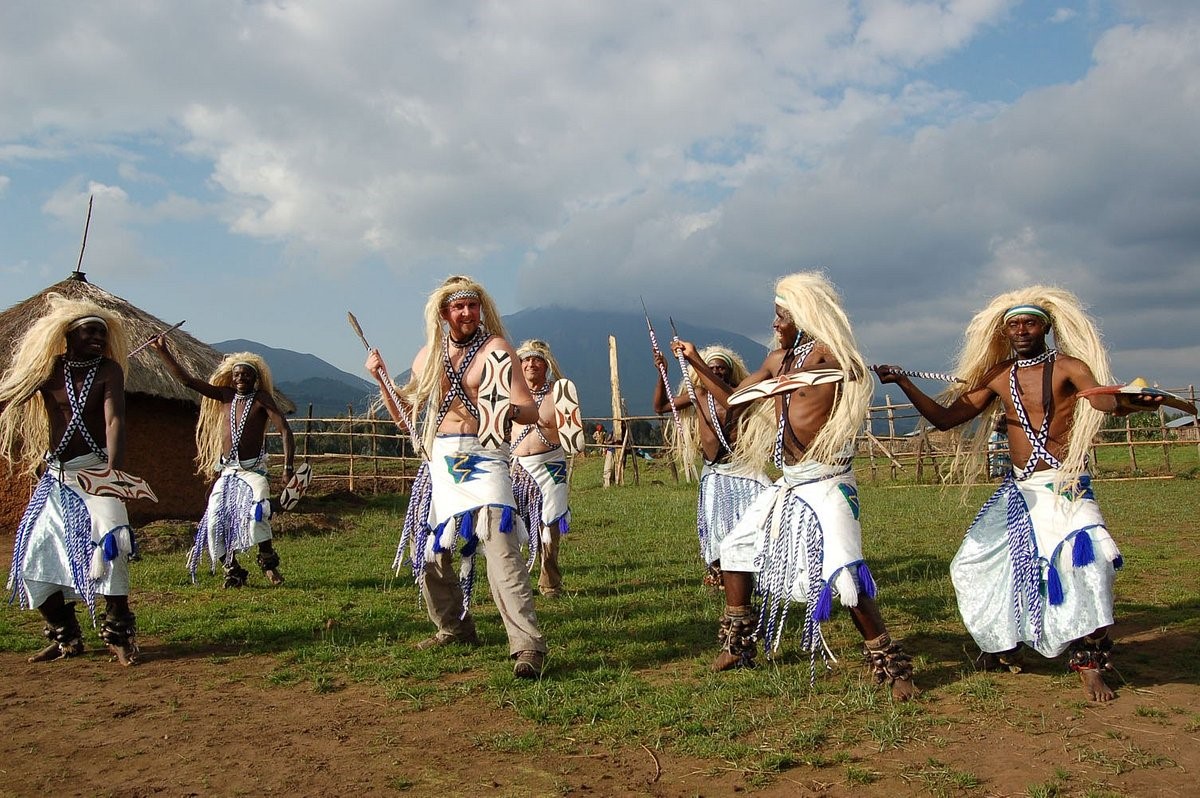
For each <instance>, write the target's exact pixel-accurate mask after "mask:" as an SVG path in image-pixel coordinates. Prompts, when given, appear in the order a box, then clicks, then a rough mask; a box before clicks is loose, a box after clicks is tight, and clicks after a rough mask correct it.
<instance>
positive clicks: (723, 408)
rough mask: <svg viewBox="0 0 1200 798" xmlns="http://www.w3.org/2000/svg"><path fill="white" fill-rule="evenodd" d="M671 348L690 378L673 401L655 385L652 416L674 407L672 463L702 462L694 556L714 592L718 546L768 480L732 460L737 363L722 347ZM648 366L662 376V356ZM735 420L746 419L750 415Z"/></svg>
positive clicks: (754, 467) (741, 373) (756, 468)
mask: <svg viewBox="0 0 1200 798" xmlns="http://www.w3.org/2000/svg"><path fill="white" fill-rule="evenodd" d="M671 348H672V351H674V352H675V354H676V356H682V357H684V358H685V359H686V361H687V362H688V363H689V364H690V368H689V369H688V371H689V372H690V374H686V375H685V381H684V386H683V387H682V388H681V390H680V391H679V392H678V394H677V395H676V396H675V397H674V398H669V397H668V396H667V388H666V385H665V384H664V383H663V381H662V380H655V382H654V412H656V413H659V414H660V415H661V414H662V413H667V412H669V411H671V409H672V408H674V409H675V410H676V411H677V412H678V413H679V415H680V418H681V421H682V425H681V426H682V430H676V429H675V428H674V427H669V428H668V438H669V440H670V442H671V444H672V448H673V449H674V452H675V457H676V459H677V460H682V461H684V462H685V463H688V464H690V462H691V461H693V460H694V459H695V455H696V451H697V450H699V452H700V454H701V455H702V456H703V458H704V469H703V471H702V472H701V474H700V493H699V496H698V498H697V503H696V534H697V536H698V538H699V540H700V556H701V558H702V559H703V561H704V564H705V565H706V566H707V572H706V573H705V577H704V584H706V585H709V586H711V587H720V586H721V541H722V540H724V539H725V536H726V534H728V532H729V530H730V529H731V528H732V527H733V524H734V523H735V522H736V521H737V519H738V518H740V517H741V515H742V513H743V512H745V510H746V508H747V507H748V506H749V505H750V503H751V502H753V501H754V500H755V499H756V498H758V494H759V493H761V492H762V489H763V488H765V487H766V486H768V485H770V484H771V481H770V480H769V479H767V477H766V475H765V474H764V473H763V471H762V467H761V464H750V465H749V466H748V465H747V464H744V463H738V462H735V458H734V450H735V448H736V446H737V440H738V432H739V429H738V428H739V426H740V424H739V420H738V418H735V414H733V413H732V412H731V411H730V410H729V408H728V407H727V405H726V404H725V400H726V398H727V397H728V396H729V394H730V392H732V391H733V390H734V389H735V388H736V387H737V384H738V383H739V382H741V381H742V380H743V379H745V377H746V366H745V364H744V363H743V361H742V359H741V358H740V357H739V356H738V355H737V354H735V353H734V352H733V351H731V350H729V349H727V348H725V347H722V346H715V345H714V346H710V347H707V348H706V349H704V350H703V351H700V352H698V351H697V350H696V347H695V346H694V345H693V344H692V343H690V342H688V341H678V340H677V341H674V342H673V343H672V344H671ZM654 363H655V366H656V367H658V370H659V373H663V372H665V370H666V366H667V362H666V358H665V357H664V356H663V355H662V353H660V352H655V353H654ZM689 388H690V390H689ZM693 396H695V403H693V401H692V397H693ZM741 418H742V419H743V420H752V419H753V418H754V416H746V415H743V416H741ZM672 433H673V434H672Z"/></svg>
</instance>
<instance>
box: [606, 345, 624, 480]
mask: <svg viewBox="0 0 1200 798" xmlns="http://www.w3.org/2000/svg"><path fill="white" fill-rule="evenodd" d="M608 373H609V383H610V385H611V386H612V415H613V422H612V438H613V442H614V443H615V444H616V447H615V448H616V450H617V451H615V452H613V478H612V481H613V484H614V485H622V484H624V482H625V458H624V457H623V456H622V454H623V452H624V442H625V421H624V418H623V417H622V414H621V374H620V371H619V370H618V368H617V336H615V335H610V336H608Z"/></svg>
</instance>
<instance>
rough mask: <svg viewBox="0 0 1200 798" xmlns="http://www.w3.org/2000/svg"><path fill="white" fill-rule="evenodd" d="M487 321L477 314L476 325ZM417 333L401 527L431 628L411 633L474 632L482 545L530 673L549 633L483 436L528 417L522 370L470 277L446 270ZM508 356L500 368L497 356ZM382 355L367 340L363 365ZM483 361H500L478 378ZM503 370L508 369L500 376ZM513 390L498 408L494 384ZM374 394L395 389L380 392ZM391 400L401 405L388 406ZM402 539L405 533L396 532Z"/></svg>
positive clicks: (500, 467)
mask: <svg viewBox="0 0 1200 798" xmlns="http://www.w3.org/2000/svg"><path fill="white" fill-rule="evenodd" d="M485 325H486V326H485ZM425 327H426V334H427V343H426V345H425V346H424V347H423V348H422V349H421V350H420V351H419V352H418V353H417V356H416V358H415V359H414V360H413V364H412V375H413V378H412V381H411V382H410V383H409V384H408V385H406V386H405V387H404V389H403V390H402V391H401V396H402V398H403V400H404V401H407V402H409V403H411V404H410V407H409V409H411V408H418V409H419V410H421V411H422V412H423V413H424V415H423V418H422V419H421V423H422V430H423V437H424V444H425V451H426V452H428V453H429V460H428V462H427V466H428V468H427V469H424V472H425V473H424V476H423V477H420V479H419V482H418V483H416V484H414V489H413V494H412V496H411V497H410V499H409V515H412V514H413V508H416V511H415V512H416V517H414V518H412V519H410V520H408V521H406V528H408V529H411V530H412V531H413V533H414V534H415V540H414V541H413V548H414V549H415V551H416V552H417V556H415V557H414V558H413V559H414V564H413V568H414V571H415V572H416V576H417V580H418V582H419V584H420V585H421V594H422V596H423V597H424V600H425V605H426V609H427V610H428V613H429V619H430V620H431V621H433V623H434V626H435V627H436V631H435V633H434V635H433V636H432V637H430V638H428V639H426V640H422V641H421V642H420V643H418V644H417V647H418V648H431V647H433V646H443V645H448V644H451V643H465V644H469V645H473V644H476V643H478V637H477V635H476V631H475V619H474V618H473V617H472V616H471V612H470V604H469V598H470V595H471V588H472V586H473V584H474V556H473V555H474V554H475V551H476V550H477V549H479V548H482V549H483V555H484V559H485V560H486V561H487V569H488V585H489V586H490V588H491V593H492V600H493V601H494V602H495V604H496V607H497V609H498V610H499V612H500V618H501V620H502V621H503V623H504V628H505V631H506V632H507V634H508V646H509V653H510V656H511V658H512V659H513V660H515V662H514V665H513V674H514V675H515V676H517V677H519V678H526V679H536V678H538V677H540V676H541V674H542V668H543V666H544V663H545V653H546V641H545V639H544V638H543V637H542V633H541V631H539V629H538V625H537V616H536V615H535V613H534V610H533V590H532V588H531V587H530V585H529V569H528V567H527V566H526V564H525V559H524V557H522V556H521V550H520V547H521V532H520V529H521V527H522V526H523V525H524V522H523V521H522V520H521V517H520V514H519V513H517V512H516V500H515V498H514V497H513V488H512V478H511V476H510V475H509V464H508V447H507V445H503V446H501V447H493V446H485V445H484V442H485V439H486V440H487V441H488V442H491V441H492V440H495V439H496V438H497V434H496V433H497V431H498V430H497V428H498V427H499V428H500V429H501V430H503V428H504V425H505V424H506V423H508V422H516V423H519V424H536V423H537V422H538V419H539V417H540V416H539V412H538V407H537V405H536V404H535V403H534V401H533V397H532V396H531V395H530V393H529V387H528V386H527V385H526V384H525V378H524V377H523V376H522V375H521V373H520V372H519V371H517V370H515V369H511V362H512V360H513V359H514V358H515V357H516V352H515V351H514V350H513V348H512V346H511V345H510V344H509V343H508V342H507V341H506V340H505V335H504V328H503V325H502V324H501V321H500V315H499V313H498V312H497V311H496V307H495V304H494V303H493V302H492V298H491V297H490V296H489V295H488V294H487V292H486V291H484V289H483V287H482V286H481V285H479V284H478V283H476V282H475V281H474V280H472V279H470V278H469V277H460V276H455V277H450V278H448V279H447V280H446V281H445V282H444V283H443V284H442V285H441V286H440V287H439V288H438V289H437V290H436V291H434V292H433V294H432V295H430V297H429V301H428V302H427V303H426V305H425ZM505 363H507V368H506V367H505ZM382 366H383V361H382V359H381V358H380V357H379V353H378V351H376V350H371V353H370V354H369V355H368V356H367V362H366V368H367V371H368V372H370V373H371V374H373V375H374V374H377V373H378V372H379V369H380V368H381V367H382ZM485 366H495V367H496V369H497V370H498V371H499V373H498V374H496V377H495V378H494V379H489V380H488V383H489V384H487V385H485V384H484V372H485V370H493V369H492V368H489V369H485ZM505 374H511V385H506V384H505V383H506V382H508V379H507V378H505V376H504V375H505ZM508 390H511V393H510V395H509V396H508V397H507V398H508V402H509V404H508V410H507V411H505V412H502V413H501V414H500V416H499V417H495V416H493V415H492V413H491V411H492V410H495V409H497V408H502V406H503V404H504V402H503V399H504V397H503V394H505V393H507V392H508ZM382 398H383V401H384V402H385V403H387V404H389V405H390V404H392V403H393V401H394V400H393V399H392V397H390V396H389V395H388V393H387V392H383V395H382ZM392 409H393V410H396V411H397V412H398V411H400V410H404V409H405V408H392ZM456 539H457V540H459V541H461V544H462V545H461V549H460V551H461V554H462V557H463V562H462V568H461V575H462V580H461V582H460V580H459V574H457V573H456V572H455V570H454V567H453V555H454V548H455V543H456ZM402 546H403V544H402Z"/></svg>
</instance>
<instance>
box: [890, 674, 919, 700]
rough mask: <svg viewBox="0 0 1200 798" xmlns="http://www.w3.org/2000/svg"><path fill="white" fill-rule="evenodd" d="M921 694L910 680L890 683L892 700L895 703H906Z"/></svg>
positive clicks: (898, 680)
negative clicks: (895, 701)
mask: <svg viewBox="0 0 1200 798" xmlns="http://www.w3.org/2000/svg"><path fill="white" fill-rule="evenodd" d="M920 694H921V691H920V690H918V689H917V686H916V685H915V684H913V680H912V679H897V680H896V681H894V682H892V698H894V699H895V700H897V701H908V700H909V699H911V698H916V697H917V696H918V695H920Z"/></svg>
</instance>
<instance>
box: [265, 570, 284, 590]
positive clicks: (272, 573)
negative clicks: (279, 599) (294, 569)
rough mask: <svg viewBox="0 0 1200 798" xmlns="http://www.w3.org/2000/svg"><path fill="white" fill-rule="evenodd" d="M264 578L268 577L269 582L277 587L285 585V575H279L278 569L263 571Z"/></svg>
mask: <svg viewBox="0 0 1200 798" xmlns="http://www.w3.org/2000/svg"><path fill="white" fill-rule="evenodd" d="M263 576H265V577H267V581H268V582H270V583H271V584H272V585H274V586H275V587H279V586H280V585H282V584H283V574H281V573H279V569H278V568H268V569H266V570H265V571H263Z"/></svg>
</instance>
